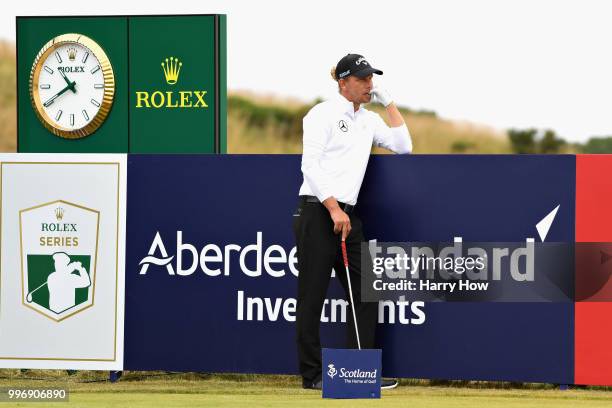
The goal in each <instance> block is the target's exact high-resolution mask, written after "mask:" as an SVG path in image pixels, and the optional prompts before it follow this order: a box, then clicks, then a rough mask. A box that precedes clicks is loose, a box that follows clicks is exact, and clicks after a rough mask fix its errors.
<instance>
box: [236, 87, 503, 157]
mask: <svg viewBox="0 0 612 408" xmlns="http://www.w3.org/2000/svg"><path fill="white" fill-rule="evenodd" d="M232 97H239V98H246V99H248V100H250V101H251V102H252V103H254V104H256V105H258V106H261V107H266V106H268V107H270V106H282V107H283V108H286V109H290V110H295V111H297V110H298V109H300V106H299V105H298V104H296V102H295V101H294V100H291V101H290V103H287V100H285V99H281V98H277V99H274V97H272V96H270V95H265V96H258V95H256V94H247V93H244V92H239V93H235V92H231V93H230V98H232ZM303 106H305V105H304V104H302V107H303ZM369 109H373V110H374V111H376V112H378V113H379V114H380V115H381V116H382V117H383V118H385V117H386V114H385V113H384V112H383V109H382V108H380V107H369ZM403 116H404V119H405V121H406V123H407V124H408V128H409V129H410V133H411V135H412V140H413V144H414V152H415V153H511V147H510V143H509V141H508V137H507V135H506V132H502V131H498V130H495V129H492V128H489V127H486V126H483V125H478V124H473V123H469V122H457V121H450V120H445V119H440V118H438V117H436V116H435V115H432V114H422V113H417V112H410V111H408V110H403ZM285 133H286V128H284V127H283V125H282V124H278V123H276V122H275V121H274V120H269V121H268V122H267V123H266V124H265V126H250V125H249V120H248V112H243V111H240V110H238V109H229V110H228V152H229V153H247V154H248V153H273V154H276V153H301V152H302V138H301V134H298V133H296V134H292V135H289V136H286V135H285V136H281V135H284V134H285ZM373 152H374V153H380V154H385V153H388V151H386V150H384V149H380V148H375V149H373Z"/></svg>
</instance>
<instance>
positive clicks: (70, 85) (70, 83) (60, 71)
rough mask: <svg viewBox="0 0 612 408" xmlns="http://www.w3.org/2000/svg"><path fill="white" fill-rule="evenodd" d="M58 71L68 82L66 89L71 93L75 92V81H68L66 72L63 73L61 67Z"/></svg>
mask: <svg viewBox="0 0 612 408" xmlns="http://www.w3.org/2000/svg"><path fill="white" fill-rule="evenodd" d="M58 71H59V73H60V74H62V77H63V78H64V81H66V83H67V84H68V89H70V90H71V91H72V93H76V89H74V85H75V84H76V82H70V80H69V79H68V77H67V76H66V74H64V71H62V70H61V69H58Z"/></svg>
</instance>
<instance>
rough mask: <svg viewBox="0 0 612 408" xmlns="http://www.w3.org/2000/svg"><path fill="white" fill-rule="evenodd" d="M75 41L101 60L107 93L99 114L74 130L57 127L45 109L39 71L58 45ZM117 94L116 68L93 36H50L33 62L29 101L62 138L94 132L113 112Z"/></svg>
mask: <svg viewBox="0 0 612 408" xmlns="http://www.w3.org/2000/svg"><path fill="white" fill-rule="evenodd" d="M67 43H68V44H70V43H76V44H79V45H82V46H84V47H85V48H87V49H89V51H91V53H92V54H94V55H95V56H96V58H97V59H98V61H99V62H100V68H101V69H102V75H103V77H104V96H103V98H102V102H101V104H100V109H99V110H98V113H96V116H94V118H93V119H92V120H91V122H89V123H88V124H87V125H85V126H84V127H82V128H79V129H72V128H66V127H62V126H58V125H57V124H56V123H54V121H53V120H52V119H51V118H50V117H49V115H47V113H46V112H45V110H44V108H43V104H42V102H41V100H40V94H39V82H38V81H39V76H40V71H41V70H42V68H43V63H44V62H45V61H46V60H47V57H48V56H49V55H50V54H51V53H52V52H53V51H55V50H56V49H57V48H58V47H60V46H62V45H64V44H67ZM114 96H115V74H114V72H113V67H112V65H111V63H110V60H109V59H108V56H107V55H106V53H105V52H104V50H103V49H102V47H100V46H99V45H98V43H96V42H95V41H94V40H92V39H91V38H89V37H87V36H85V35H82V34H76V33H70V34H62V35H58V36H57V37H55V38H53V39H51V40H50V41H49V42H47V43H46V44H45V45H44V46H43V47H42V49H41V50H40V51H39V53H38V55H36V58H34V63H33V64H32V70H31V71H30V100H31V102H32V106H33V108H34V112H35V113H36V116H37V117H38V119H39V120H40V121H41V123H42V124H43V126H44V127H45V128H47V130H49V131H50V132H51V133H53V134H54V135H56V136H59V137H63V138H66V139H80V138H82V137H85V136H89V135H91V134H92V133H94V132H95V131H96V130H98V128H99V127H100V126H102V124H103V123H104V121H105V120H106V118H107V117H108V114H109V113H110V110H111V107H112V106H113V99H114Z"/></svg>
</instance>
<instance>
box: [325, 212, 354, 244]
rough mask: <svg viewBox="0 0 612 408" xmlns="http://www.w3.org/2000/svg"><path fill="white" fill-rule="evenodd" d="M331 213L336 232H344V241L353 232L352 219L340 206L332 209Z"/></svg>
mask: <svg viewBox="0 0 612 408" xmlns="http://www.w3.org/2000/svg"><path fill="white" fill-rule="evenodd" d="M330 215H331V218H332V221H333V222H334V234H338V233H342V240H343V241H344V240H345V239H346V237H348V234H349V233H350V232H351V219H350V218H349V216H348V215H347V214H346V213H345V212H344V211H342V209H341V208H340V207H337V208H336V209H334V210H332V211H331V212H330Z"/></svg>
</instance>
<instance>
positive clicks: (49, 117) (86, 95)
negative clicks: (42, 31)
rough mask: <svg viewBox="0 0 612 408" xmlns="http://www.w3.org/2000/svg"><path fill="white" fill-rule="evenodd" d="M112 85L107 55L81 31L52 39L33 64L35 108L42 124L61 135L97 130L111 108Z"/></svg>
mask: <svg viewBox="0 0 612 408" xmlns="http://www.w3.org/2000/svg"><path fill="white" fill-rule="evenodd" d="M114 88H115V85H114V75H113V71H112V67H111V65H110V61H108V58H107V57H106V54H105V53H104V51H103V50H102V49H101V48H100V47H99V46H98V45H97V44H96V43H95V42H94V41H93V40H91V39H90V38H88V37H85V36H83V35H80V34H65V35H62V36H59V37H56V38H54V39H53V40H51V41H50V42H49V43H47V45H45V47H43V49H42V50H41V51H40V53H39V55H38V56H37V58H36V60H35V61H34V64H33V66H32V72H31V78H30V95H31V97H32V103H33V107H34V110H35V111H36V114H37V116H38V118H39V119H40V120H41V122H42V123H43V125H44V126H45V127H46V128H47V129H49V130H50V131H51V132H52V133H54V134H56V135H58V136H61V137H66V138H79V137H84V136H87V135H89V134H91V133H93V132H94V131H95V130H96V129H98V128H99V127H100V125H101V124H102V123H103V122H104V120H105V119H106V117H107V115H108V113H109V111H110V107H111V105H112V100H113V96H114Z"/></svg>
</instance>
